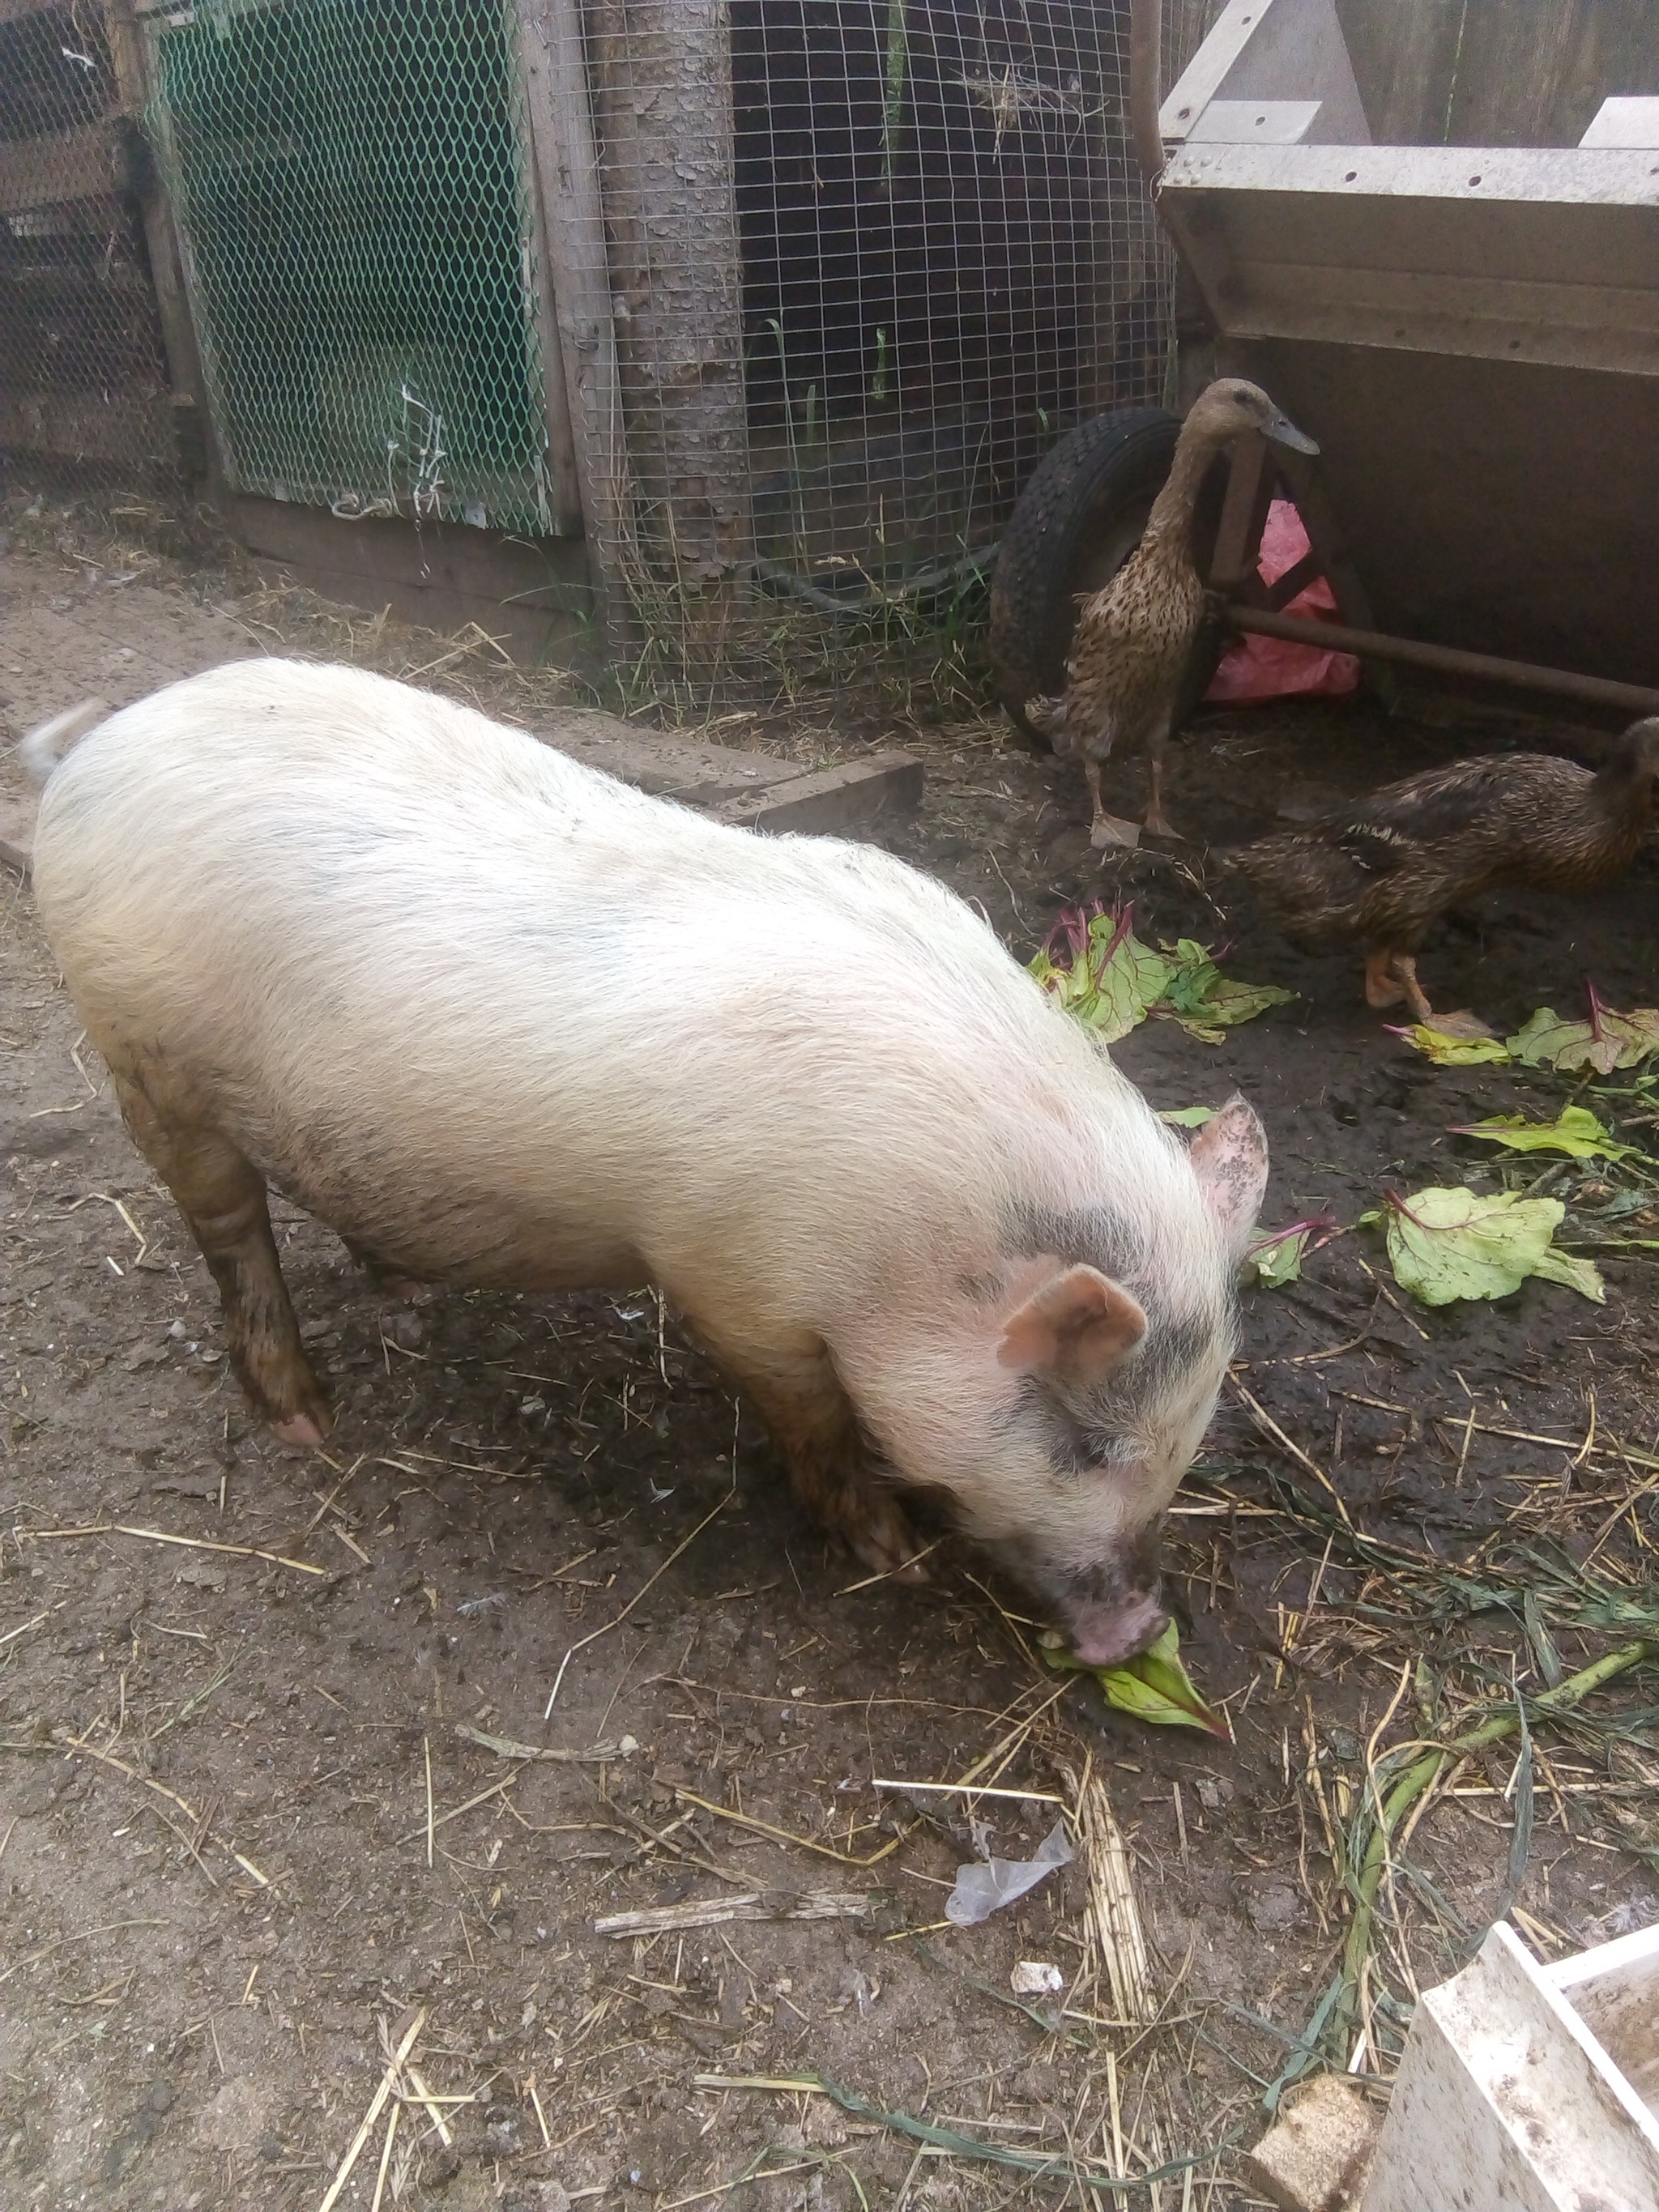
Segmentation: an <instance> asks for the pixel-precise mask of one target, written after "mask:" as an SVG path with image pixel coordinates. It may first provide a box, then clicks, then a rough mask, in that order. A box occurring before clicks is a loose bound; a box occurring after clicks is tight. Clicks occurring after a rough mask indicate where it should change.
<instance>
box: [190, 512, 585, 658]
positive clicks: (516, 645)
mask: <svg viewBox="0 0 1659 2212" xmlns="http://www.w3.org/2000/svg"><path fill="white" fill-rule="evenodd" d="M230 512H231V517H232V520H233V524H234V529H235V532H236V535H237V537H238V538H240V540H241V541H242V543H243V544H245V545H246V547H247V548H248V550H250V552H252V553H253V554H254V555H255V556H259V557H260V558H261V560H262V561H263V562H264V563H265V564H266V567H267V573H274V571H273V570H272V569H271V568H270V564H272V563H275V564H279V565H280V568H281V569H283V570H285V571H287V572H288V574H289V575H290V576H291V577H292V578H293V580H295V582H296V583H301V584H303V585H305V586H307V588H309V589H310V590H313V591H315V592H320V593H321V594H322V595H323V596H324V597H325V599H337V600H339V601H341V602H342V603H343V605H347V606H356V607H362V608H363V609H364V610H365V611H367V612H368V613H369V614H378V613H379V612H380V609H381V608H382V607H384V606H388V605H389V606H390V607H391V609H392V612H393V614H394V615H396V616H397V617H398V618H399V619H400V620H402V621H404V622H411V623H422V624H423V625H425V627H427V628H428V629H435V630H438V631H440V632H441V633H442V634H443V635H452V634H453V632H454V631H456V630H458V629H460V628H461V627H462V625H463V624H464V623H470V622H476V623H477V624H478V625H479V627H480V628H481V629H484V630H486V631H488V632H489V635H490V636H492V637H495V638H499V639H500V640H501V644H502V646H503V647H504V649H505V650H506V651H507V653H510V654H511V655H512V657H513V659H514V660H516V661H519V662H520V663H522V664H524V665H526V666H530V667H536V666H539V665H544V664H545V663H547V662H549V661H553V662H556V663H558V664H559V665H564V666H569V665H574V664H577V663H580V664H582V665H586V664H587V663H589V662H591V661H592V659H593V642H594V641H593V635H592V631H593V623H592V617H591V615H590V612H589V596H590V595H589V589H588V582H587V565H586V549H585V548H584V546H583V545H582V544H581V542H580V540H579V539H576V538H544V539H542V540H541V541H539V542H538V543H536V544H530V543H526V542H524V541H520V540H515V539H513V538H509V537H507V536H505V535H500V536H498V535H497V534H496V533H495V532H490V531H483V530H472V529H469V528H468V527H467V526H466V525H465V524H464V523H459V522H423V523H422V525H421V526H420V527H419V528H418V530H417V529H416V526H415V525H414V524H413V523H411V522H404V521H392V520H382V519H380V518H378V517H376V518H374V519H372V520H368V521H364V522H343V521H341V520H337V518H336V517H335V516H334V515H331V514H330V513H328V512H327V511H326V510H325V509H324V508H321V507H303V506H301V505H300V504H298V503H297V502H293V503H290V502H288V501H283V500H274V499H257V498H253V497H251V496H246V495H245V496H242V497H239V498H234V499H233V500H232V501H231V503H230Z"/></svg>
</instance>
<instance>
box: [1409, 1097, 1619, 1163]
mask: <svg viewBox="0 0 1659 2212" xmlns="http://www.w3.org/2000/svg"><path fill="white" fill-rule="evenodd" d="M1451 1133H1452V1135H1453V1136H1455V1137H1484V1138H1486V1139H1487V1141H1488V1142H1489V1143H1491V1144H1494V1145H1504V1146H1507V1147H1508V1149H1509V1150H1510V1152H1565V1153H1567V1154H1569V1155H1570V1156H1571V1158H1573V1159H1575V1160H1624V1159H1631V1158H1640V1157H1641V1154H1640V1152H1638V1148H1637V1147H1636V1146H1634V1145H1620V1144H1616V1143H1615V1142H1614V1141H1613V1135H1612V1133H1611V1132H1610V1131H1609V1130H1607V1129H1604V1128H1603V1127H1602V1126H1601V1123H1600V1122H1599V1121H1597V1120H1596V1118H1595V1115H1594V1114H1592V1113H1591V1112H1590V1110H1589V1108H1588V1107H1586V1106H1564V1107H1563V1108H1562V1109H1561V1111H1560V1113H1559V1115H1557V1116H1556V1118H1555V1120H1554V1121H1528V1119H1527V1117H1526V1115H1524V1114H1493V1115H1491V1116H1490V1117H1489V1118H1488V1119H1487V1120H1486V1121H1465V1122H1462V1123H1459V1124H1458V1125H1457V1126H1456V1127H1454V1128H1453V1130H1452V1132H1451Z"/></svg>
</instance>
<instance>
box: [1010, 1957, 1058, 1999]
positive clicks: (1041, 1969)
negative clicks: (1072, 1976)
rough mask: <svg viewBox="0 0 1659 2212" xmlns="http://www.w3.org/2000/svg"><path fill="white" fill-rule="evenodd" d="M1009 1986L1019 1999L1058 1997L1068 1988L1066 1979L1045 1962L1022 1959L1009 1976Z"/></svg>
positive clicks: (1056, 1967)
mask: <svg viewBox="0 0 1659 2212" xmlns="http://www.w3.org/2000/svg"><path fill="white" fill-rule="evenodd" d="M1008 1986H1009V1988H1010V1989H1011V1990H1012V1991H1013V1993H1014V1995H1015V1996H1017V1997H1050V1996H1058V1995H1059V1993H1060V1990H1063V1989H1064V1988H1065V1986H1066V1977H1065V1975H1064V1974H1062V1973H1061V1972H1060V1968H1059V1967H1058V1966H1049V1965H1048V1963H1047V1961H1046V1960H1042V1959H1022V1960H1020V1962H1019V1964H1018V1966H1016V1967H1015V1968H1014V1971H1013V1972H1012V1974H1010V1975H1009V1977H1008Z"/></svg>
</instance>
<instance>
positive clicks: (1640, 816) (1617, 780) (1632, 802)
mask: <svg viewBox="0 0 1659 2212" xmlns="http://www.w3.org/2000/svg"><path fill="white" fill-rule="evenodd" d="M1655 775H1656V768H1655V763H1654V761H1653V758H1652V756H1651V754H1650V753H1649V752H1647V751H1646V750H1638V748H1637V747H1636V746H1635V745H1621V746H1620V749H1619V750H1618V751H1617V752H1615V753H1614V754H1613V757H1612V759H1611V760H1610V761H1608V762H1607V765H1606V766H1605V767H1604V768H1603V769H1601V770H1600V772H1599V773H1598V774H1597V775H1596V778H1595V783H1594V784H1593V785H1592V786H1591V789H1592V790H1593V791H1594V793H1595V799H1596V803H1597V805H1598V806H1599V808H1600V810H1601V812H1603V813H1605V814H1608V815H1612V816H1615V817H1619V818H1620V819H1625V818H1630V819H1633V820H1635V821H1638V822H1646V821H1648V820H1649V819H1650V817H1651V816H1652V813H1653V802H1654V790H1653V787H1654V779H1655Z"/></svg>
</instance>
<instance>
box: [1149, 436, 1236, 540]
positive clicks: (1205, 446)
mask: <svg viewBox="0 0 1659 2212" xmlns="http://www.w3.org/2000/svg"><path fill="white" fill-rule="evenodd" d="M1217 450H1218V448H1217V446H1216V441H1214V439H1213V438H1206V437H1205V436H1204V435H1202V434H1201V433H1198V434H1195V433H1194V426H1193V424H1192V423H1190V422H1188V424H1187V425H1186V427H1185V428H1184V429H1183V430H1182V433H1181V435H1180V437H1179V438H1177V439H1176V449H1175V459H1174V460H1173V461H1171V463H1170V473H1169V477H1168V478H1167V479H1166V481H1165V483H1164V489H1163V490H1162V491H1161V492H1159V494H1158V497H1157V498H1156V499H1155V500H1154V501H1152V513H1151V514H1149V515H1148V516H1147V518H1146V535H1145V537H1144V538H1142V539H1141V544H1143V545H1149V546H1153V547H1156V548H1157V550H1158V551H1159V552H1163V553H1170V554H1176V555H1185V556H1190V555H1191V552H1192V540H1193V516H1194V513H1195V512H1196V511H1197V507H1198V495H1199V493H1200V490H1201V489H1203V484H1204V479H1205V477H1206V475H1207V474H1208V473H1209V467H1210V464H1211V462H1212V460H1213V459H1215V457H1216V453H1217Z"/></svg>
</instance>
